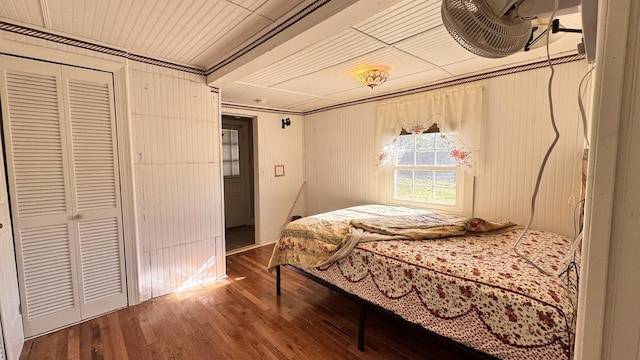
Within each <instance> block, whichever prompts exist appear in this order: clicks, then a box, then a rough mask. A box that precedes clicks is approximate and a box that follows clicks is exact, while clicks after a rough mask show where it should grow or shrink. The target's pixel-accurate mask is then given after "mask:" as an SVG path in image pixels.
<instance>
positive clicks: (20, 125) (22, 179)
mask: <svg viewBox="0 0 640 360" xmlns="http://www.w3.org/2000/svg"><path fill="white" fill-rule="evenodd" d="M1 66H2V76H1V79H0V82H1V83H0V85H1V86H2V91H1V94H2V98H1V102H2V122H3V130H4V145H5V151H6V154H7V157H6V159H7V176H8V180H9V190H10V198H11V202H10V205H11V217H12V223H13V231H14V240H15V243H16V255H17V256H16V261H17V265H18V277H19V282H20V284H21V291H20V297H21V303H22V311H23V314H22V316H23V324H24V330H25V335H26V336H27V337H29V336H33V335H36V334H40V333H43V332H47V331H50V330H52V329H55V328H57V327H61V326H64V325H67V324H69V323H73V322H76V321H79V320H80V301H79V293H78V291H77V289H78V281H77V270H76V269H77V266H78V264H77V256H76V253H77V249H76V244H75V242H74V240H73V236H72V232H73V226H72V224H73V221H72V219H71V218H72V216H73V214H72V206H71V188H70V184H69V177H68V175H67V173H68V171H67V169H68V168H69V159H68V154H67V147H68V139H67V135H66V133H67V129H66V128H65V121H64V101H63V95H62V94H63V92H62V83H63V81H62V75H61V71H60V66H59V65H55V64H49V63H43V62H37V61H30V60H24V59H18V58H12V57H7V56H2V62H1Z"/></svg>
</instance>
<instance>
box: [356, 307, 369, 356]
mask: <svg viewBox="0 0 640 360" xmlns="http://www.w3.org/2000/svg"><path fill="white" fill-rule="evenodd" d="M366 317H367V304H366V303H365V302H364V301H361V302H360V319H359V322H358V350H360V351H364V327H365V318H366Z"/></svg>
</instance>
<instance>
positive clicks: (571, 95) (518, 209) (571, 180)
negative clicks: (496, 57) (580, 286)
mask: <svg viewBox="0 0 640 360" xmlns="http://www.w3.org/2000/svg"><path fill="white" fill-rule="evenodd" d="M555 69H556V75H555V80H554V87H553V89H554V90H553V95H554V101H555V103H554V106H555V114H556V120H557V123H558V126H559V129H560V131H561V133H562V135H561V139H560V141H559V143H558V145H557V146H556V151H555V153H554V155H553V156H552V157H551V158H550V161H549V164H548V167H547V169H546V171H545V178H544V181H543V184H542V187H541V190H540V196H539V199H538V205H537V210H536V214H537V215H536V220H535V221H534V223H533V226H534V227H535V228H538V229H542V230H551V231H556V232H560V233H563V234H566V235H572V234H573V222H572V212H573V208H574V205H575V203H576V202H577V201H578V200H579V197H580V184H581V182H580V181H581V166H582V165H581V159H582V148H583V146H582V145H583V141H582V128H581V122H580V118H579V115H578V114H579V112H578V105H577V102H576V100H575V99H576V96H577V87H578V84H579V81H580V78H581V76H582V75H583V73H584V71H585V70H586V63H585V62H584V61H580V62H571V63H568V64H563V65H557V66H556V67H555ZM548 74H549V70H548V69H545V68H543V69H538V70H531V71H527V72H521V73H516V74H511V75H506V76H501V77H497V78H492V79H487V80H483V81H480V82H478V83H479V84H482V85H483V86H484V92H483V123H482V140H481V154H480V162H479V173H478V176H477V178H476V186H475V189H476V191H475V198H474V215H475V216H480V217H485V218H487V219H491V220H502V219H507V220H511V221H515V222H517V223H520V224H525V223H526V221H527V218H528V216H529V203H530V196H531V193H532V191H533V184H534V181H535V177H536V174H537V171H538V166H539V164H540V162H541V161H542V157H543V155H544V152H545V151H546V147H547V146H548V144H550V143H551V140H552V134H553V132H552V128H551V125H550V124H549V121H548V119H549V111H548V105H547V98H546V88H547V78H548ZM375 118H376V104H375V103H366V104H362V105H356V106H350V107H345V108H339V109H335V110H330V111H326V112H322V113H317V114H313V115H308V116H307V117H306V118H305V153H306V170H305V171H306V176H307V177H306V179H307V199H306V202H307V213H309V214H315V213H319V212H323V211H328V210H333V209H337V208H341V207H345V206H352V205H358V204H363V203H372V202H379V201H380V196H379V187H378V182H379V176H378V175H377V174H376V172H375V153H376V151H375V144H373V139H374V132H375Z"/></svg>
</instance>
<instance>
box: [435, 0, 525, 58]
mask: <svg viewBox="0 0 640 360" xmlns="http://www.w3.org/2000/svg"><path fill="white" fill-rule="evenodd" d="M441 13H442V22H443V23H444V25H445V28H446V29H447V31H449V34H451V36H452V37H453V38H454V39H455V40H456V41H457V42H458V43H459V44H460V45H462V47H464V48H465V49H467V50H468V51H470V52H472V53H474V54H476V55H478V56H482V57H487V58H500V57H504V56H507V55H511V54H514V53H516V52H518V51H520V50H522V49H523V48H524V46H525V44H526V43H527V41H528V40H529V37H530V36H531V21H530V20H526V19H521V18H511V17H509V16H508V15H505V16H503V17H498V16H496V15H494V14H493V13H492V12H491V10H489V8H488V6H486V4H485V2H484V0H443V1H442V8H441Z"/></svg>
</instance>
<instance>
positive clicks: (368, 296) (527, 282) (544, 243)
mask: <svg viewBox="0 0 640 360" xmlns="http://www.w3.org/2000/svg"><path fill="white" fill-rule="evenodd" d="M520 232H521V230H511V231H508V232H503V233H499V234H496V233H493V234H472V235H464V236H459V237H454V238H447V239H435V240H429V241H406V240H394V241H373V242H361V243H358V244H357V245H356V246H355V248H354V249H353V251H352V252H351V253H350V254H349V255H347V256H346V257H344V258H342V259H340V260H337V261H335V262H332V263H330V264H327V265H324V266H321V267H319V268H308V269H303V270H304V271H306V272H308V273H310V274H313V275H315V276H317V277H319V278H322V279H324V280H326V281H328V282H330V283H332V284H335V285H337V286H339V287H340V288H342V289H344V290H346V291H348V292H350V293H353V294H355V295H357V296H359V297H360V298H363V299H365V300H368V301H370V302H372V303H374V304H377V305H379V306H382V307H383V308H385V309H388V310H390V311H392V312H394V313H396V314H398V315H400V316H401V317H403V318H404V319H406V320H408V321H411V322H413V323H416V324H419V325H421V326H422V327H424V328H426V329H429V330H431V331H433V332H435V333H438V334H440V335H442V336H445V337H447V338H451V339H453V340H455V341H457V342H459V343H462V344H465V345H467V346H470V347H472V348H475V349H478V350H480V351H483V352H485V353H487V354H491V355H494V356H497V357H498V358H501V359H536V360H540V359H554V360H555V359H570V358H571V349H572V347H573V340H572V339H573V334H572V331H571V329H572V324H573V321H574V312H573V309H574V308H575V298H576V295H575V292H573V291H571V290H570V289H571V287H570V286H566V285H565V284H564V281H566V280H564V279H561V278H555V277H549V276H546V275H543V274H542V273H540V272H538V271H537V270H536V269H534V268H533V267H531V266H530V265H528V264H527V263H526V262H524V261H523V260H522V259H520V258H519V257H518V256H517V255H516V254H515V253H514V252H513V251H512V245H513V243H514V241H515V240H516V239H517V237H518V236H519V234H520ZM520 246H521V248H520V249H521V251H523V252H524V253H526V254H527V256H529V257H530V258H532V259H533V260H534V261H536V263H538V264H540V265H541V266H542V267H543V268H545V269H548V270H557V268H558V266H559V263H560V259H561V258H563V256H564V255H565V254H566V253H567V252H568V250H569V248H570V241H569V240H568V239H566V238H564V237H562V236H560V235H557V234H553V233H547V232H540V231H530V232H529V233H528V235H527V237H525V239H523V241H522V242H521V245H520ZM573 280H575V278H574V279H573Z"/></svg>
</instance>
